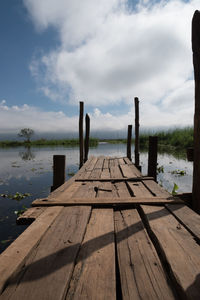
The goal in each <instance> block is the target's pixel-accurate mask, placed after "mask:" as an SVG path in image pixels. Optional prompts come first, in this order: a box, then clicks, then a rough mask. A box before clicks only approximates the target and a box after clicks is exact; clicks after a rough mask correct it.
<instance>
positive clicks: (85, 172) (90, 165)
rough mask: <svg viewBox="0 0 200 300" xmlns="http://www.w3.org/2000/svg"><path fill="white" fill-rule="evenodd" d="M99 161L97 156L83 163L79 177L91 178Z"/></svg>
mask: <svg viewBox="0 0 200 300" xmlns="http://www.w3.org/2000/svg"><path fill="white" fill-rule="evenodd" d="M96 162H97V157H91V158H90V159H89V160H87V162H86V163H85V164H84V165H83V167H82V168H81V170H79V172H78V176H77V178H78V179H81V178H82V179H83V178H89V176H90V174H91V172H92V170H93V169H94V166H95V164H96Z"/></svg>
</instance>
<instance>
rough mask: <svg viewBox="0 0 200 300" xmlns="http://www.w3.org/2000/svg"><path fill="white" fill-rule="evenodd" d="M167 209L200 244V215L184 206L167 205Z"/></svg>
mask: <svg viewBox="0 0 200 300" xmlns="http://www.w3.org/2000/svg"><path fill="white" fill-rule="evenodd" d="M166 207H167V209H168V210H169V211H170V212H171V213H172V214H173V215H174V216H175V217H176V218H177V219H178V221H179V222H180V223H181V224H183V225H184V226H185V227H186V228H187V230H188V231H190V232H191V233H192V235H194V236H195V238H196V239H197V241H198V242H199V243H200V215H198V214H197V213H195V212H194V211H193V210H192V209H190V208H189V207H188V206H186V205H184V204H176V205H169V204H167V205H166Z"/></svg>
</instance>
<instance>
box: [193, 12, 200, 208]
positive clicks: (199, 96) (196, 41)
mask: <svg viewBox="0 0 200 300" xmlns="http://www.w3.org/2000/svg"><path fill="white" fill-rule="evenodd" d="M192 51H193V65H194V80H195V113H194V165H193V189H192V208H193V209H194V210H195V211H196V212H198V213H200V142H199V139H200V12H199V11H195V13H194V16H193V20H192Z"/></svg>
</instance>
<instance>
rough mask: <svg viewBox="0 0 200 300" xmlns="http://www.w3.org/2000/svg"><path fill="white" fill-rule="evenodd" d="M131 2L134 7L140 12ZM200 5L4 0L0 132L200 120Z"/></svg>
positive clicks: (0, 9) (0, 11) (0, 10)
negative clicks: (197, 72)
mask: <svg viewBox="0 0 200 300" xmlns="http://www.w3.org/2000/svg"><path fill="white" fill-rule="evenodd" d="M130 4H131V5H130ZM199 7H200V0H192V1H187V2H185V1H180V0H176V1H174V0H171V1H160V2H155V1H148V0H144V1H139V2H137V3H134V2H132V3H130V2H128V1H126V0H110V1H107V0H102V1H101V4H99V1H97V0H85V1H80V0H74V1H70V0H23V1H22V0H1V2H0V37H1V44H0V66H1V69H0V70H1V71H0V106H1V110H0V133H15V132H18V131H19V129H20V128H23V127H31V128H33V129H34V130H35V131H36V132H44V133H45V132H66V131H72V132H74V131H77V130H78V104H79V101H84V102H85V111H87V112H89V114H90V116H91V127H92V128H93V129H94V130H101V131H102V130H121V129H124V128H126V127H127V125H128V124H131V123H133V122H134V105H133V99H134V97H135V96H137V97H139V99H140V112H141V127H143V128H155V127H165V126H167V127H168V126H187V125H192V123H193V106H194V92H193V91H194V86H193V68H192V54H191V45H190V39H191V37H190V31H191V18H192V15H193V13H194V11H195V10H196V9H198V8H199Z"/></svg>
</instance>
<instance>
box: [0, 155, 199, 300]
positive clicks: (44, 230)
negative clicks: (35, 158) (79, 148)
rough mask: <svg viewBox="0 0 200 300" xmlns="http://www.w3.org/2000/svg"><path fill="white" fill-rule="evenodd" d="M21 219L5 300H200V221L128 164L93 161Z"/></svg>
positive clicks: (4, 281)
mask: <svg viewBox="0 0 200 300" xmlns="http://www.w3.org/2000/svg"><path fill="white" fill-rule="evenodd" d="M20 220H21V222H22V223H23V222H25V223H26V222H32V224H31V225H30V226H29V227H28V228H27V229H26V230H25V231H24V232H23V233H22V234H21V235H20V236H19V237H18V238H17V239H16V240H15V241H14V242H13V243H12V244H11V245H10V246H9V247H8V248H7V249H6V250H5V251H4V252H3V253H2V254H1V255H0V292H1V296H0V299H14V300H21V299H22V300H23V299H28V300H31V299H34V300H35V299H38V300H40V299H42V300H43V299H48V300H51V299H52V300H57V299H92V300H93V299H109V300H110V299H152V300H154V299H158V300H160V299H193V300H194V299H198V300H199V299H200V216H199V215H198V214H196V213H195V212H193V211H192V210H191V209H190V208H189V207H188V206H187V205H186V204H185V203H184V202H183V201H182V200H181V199H179V198H178V197H172V196H171V195H170V194H169V193H168V192H166V191H165V190H164V189H162V188H161V187H160V186H159V185H158V184H157V183H156V182H155V181H154V180H153V179H152V178H151V177H145V176H142V174H141V173H140V172H139V171H138V169H137V168H136V167H135V166H134V165H133V163H132V162H131V161H130V160H129V159H128V158H107V157H98V158H97V157H91V158H90V159H89V160H88V161H87V162H86V163H85V164H84V165H83V166H82V168H81V169H80V170H79V172H78V173H77V174H76V175H75V176H74V177H73V178H71V179H70V180H69V181H67V182H66V183H64V184H63V185H61V186H60V187H59V188H58V189H56V190H55V191H53V192H52V193H51V194H50V195H49V197H48V198H46V199H37V200H35V201H34V202H33V207H32V208H30V209H29V210H28V211H27V212H26V213H25V214H24V215H23V216H22V217H21V219H20Z"/></svg>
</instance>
